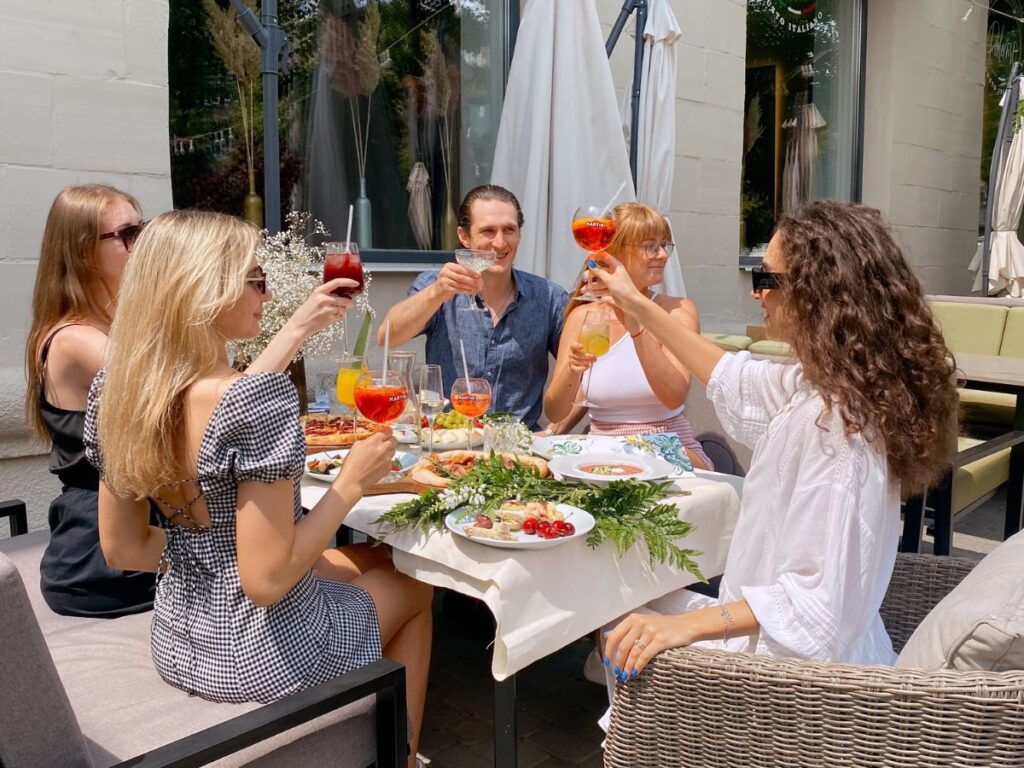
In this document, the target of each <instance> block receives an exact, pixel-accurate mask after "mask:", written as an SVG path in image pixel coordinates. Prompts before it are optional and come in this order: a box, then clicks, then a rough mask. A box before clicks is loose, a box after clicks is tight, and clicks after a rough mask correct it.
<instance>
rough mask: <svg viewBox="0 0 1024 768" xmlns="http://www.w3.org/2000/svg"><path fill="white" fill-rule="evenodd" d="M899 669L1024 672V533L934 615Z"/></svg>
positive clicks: (909, 644)
mask: <svg viewBox="0 0 1024 768" xmlns="http://www.w3.org/2000/svg"><path fill="white" fill-rule="evenodd" d="M896 666H898V667H917V668H924V669H960V670H987V671H993V672H1005V671H1007V670H1019V669H1024V531H1022V532H1021V533H1018V534H1016V535H1015V536H1012V537H1011V538H1009V539H1007V540H1006V541H1004V542H1003V543H1002V544H1000V545H999V546H998V547H996V548H995V550H993V551H992V552H990V553H989V554H988V555H987V556H986V557H985V559H984V560H982V561H981V562H980V563H978V565H977V566H976V567H975V568H974V570H972V571H971V573H970V574H968V576H967V577H966V578H965V579H964V580H963V581H962V582H961V583H960V584H959V585H958V586H957V587H956V589H954V590H953V591H952V592H950V593H949V594H948V595H946V597H945V598H943V600H942V601H941V602H940V603H939V604H938V605H936V606H935V608H934V609H932V611H931V613H929V614H928V615H927V616H926V617H925V619H924V621H922V622H921V624H920V626H918V628H917V629H916V630H915V631H914V634H913V635H911V636H910V639H909V640H908V641H907V644H906V646H904V648H903V652H902V653H900V656H899V659H898V660H897V661H896Z"/></svg>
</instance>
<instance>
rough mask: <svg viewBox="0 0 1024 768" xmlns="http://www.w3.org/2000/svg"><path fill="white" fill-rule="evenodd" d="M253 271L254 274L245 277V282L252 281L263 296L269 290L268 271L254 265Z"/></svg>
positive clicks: (253, 285)
mask: <svg viewBox="0 0 1024 768" xmlns="http://www.w3.org/2000/svg"><path fill="white" fill-rule="evenodd" d="M252 272H253V273H252V275H250V276H249V277H247V278H245V282H247V283H252V287H253V288H255V289H256V290H257V291H259V292H260V295H261V296H262V295H263V294H264V293H266V292H267V273H266V272H264V271H263V267H254V268H253V270H252Z"/></svg>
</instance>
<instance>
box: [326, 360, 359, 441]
mask: <svg viewBox="0 0 1024 768" xmlns="http://www.w3.org/2000/svg"><path fill="white" fill-rule="evenodd" d="M335 361H336V362H337V364H338V375H337V378H336V379H335V383H334V390H335V394H336V395H337V396H338V402H339V403H341V404H342V405H344V406H345V407H346V408H348V409H349V410H350V411H352V431H353V432H354V431H355V429H356V392H355V389H356V380H357V379H358V378H359V374H360V373H361V372H362V370H363V368H364V367H365V366H366V360H365V359H364V358H363V356H362V355H339V356H338V357H337V358H335Z"/></svg>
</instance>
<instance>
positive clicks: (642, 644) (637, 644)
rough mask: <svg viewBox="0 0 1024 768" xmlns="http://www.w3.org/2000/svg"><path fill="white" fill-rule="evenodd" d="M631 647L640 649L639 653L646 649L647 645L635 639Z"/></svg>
mask: <svg viewBox="0 0 1024 768" xmlns="http://www.w3.org/2000/svg"><path fill="white" fill-rule="evenodd" d="M633 645H636V646H639V648H640V650H641V651H642V650H643V649H644V648H646V647H647V643H645V642H644V641H643V640H641V639H640V638H637V639H636V640H635V641H634V643H633Z"/></svg>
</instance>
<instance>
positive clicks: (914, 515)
mask: <svg viewBox="0 0 1024 768" xmlns="http://www.w3.org/2000/svg"><path fill="white" fill-rule="evenodd" d="M924 500H925V494H924V493H921V494H920V495H918V496H914V497H913V498H910V499H907V500H906V501H905V502H903V535H902V536H900V552H914V553H917V552H920V551H921V536H922V535H923V534H924Z"/></svg>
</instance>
